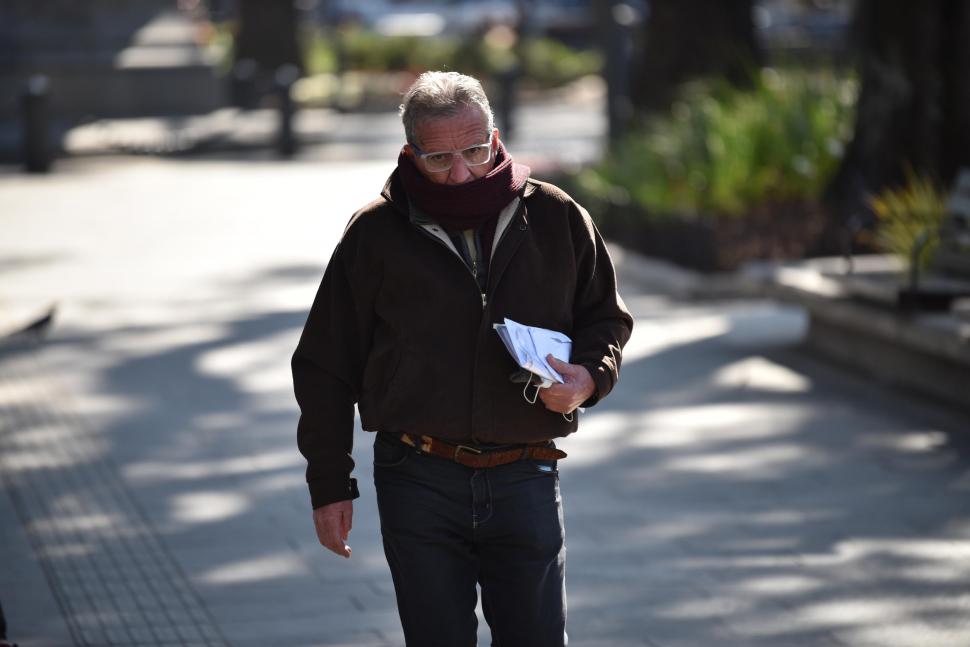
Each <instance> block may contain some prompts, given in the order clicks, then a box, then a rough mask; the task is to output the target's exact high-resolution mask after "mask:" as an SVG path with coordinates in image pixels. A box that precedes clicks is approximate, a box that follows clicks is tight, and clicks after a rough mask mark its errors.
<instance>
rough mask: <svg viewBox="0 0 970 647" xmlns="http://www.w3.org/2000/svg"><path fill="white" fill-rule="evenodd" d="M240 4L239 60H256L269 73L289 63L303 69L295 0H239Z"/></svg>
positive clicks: (237, 49)
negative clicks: (297, 31) (298, 40)
mask: <svg viewBox="0 0 970 647" xmlns="http://www.w3.org/2000/svg"><path fill="white" fill-rule="evenodd" d="M238 7H239V9H238V10H239V32H238V33H237V34H236V43H235V60H236V61H237V62H238V61H242V60H251V61H254V62H255V63H256V65H257V66H258V68H259V69H260V70H262V71H264V72H269V73H273V72H275V71H276V69H277V68H279V67H280V66H281V65H286V64H290V65H295V66H297V68H298V69H300V70H301V71H302V70H303V61H302V57H301V56H300V47H299V44H298V42H297V37H296V27H297V17H296V7H295V6H294V4H293V0H239V4H238Z"/></svg>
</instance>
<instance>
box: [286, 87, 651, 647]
mask: <svg viewBox="0 0 970 647" xmlns="http://www.w3.org/2000/svg"><path fill="white" fill-rule="evenodd" d="M401 116H402V120H403V122H404V131H405V137H406V141H407V143H406V144H405V145H404V146H403V148H402V150H401V153H400V155H399V157H398V162H397V168H396V169H395V171H394V172H393V173H392V174H391V177H390V178H389V179H388V181H387V183H386V184H385V186H384V189H383V191H382V192H381V196H380V197H379V198H378V199H377V200H375V201H373V202H371V203H370V204H368V205H366V206H365V207H363V208H362V209H361V210H360V211H358V212H357V213H356V214H355V215H354V216H353V218H352V219H351V221H350V223H349V224H348V225H347V228H346V230H345V232H344V235H343V238H342V239H341V241H340V243H339V245H338V246H337V248H336V250H335V251H334V253H333V257H332V258H331V260H330V263H329V265H328V266H327V270H326V273H325V275H324V277H323V281H322V283H321V285H320V288H319V291H318V292H317V295H316V298H315V300H314V303H313V306H312V307H311V310H310V314H309V317H308V318H307V322H306V326H305V328H304V330H303V335H302V337H301V339H300V343H299V346H298V347H297V349H296V352H295V354H294V356H293V363H292V366H293V381H294V386H295V391H296V397H297V401H298V402H299V404H300V409H301V417H300V422H299V428H298V432H297V437H298V444H299V448H300V451H301V452H302V453H303V455H304V456H305V457H306V459H307V482H308V485H309V489H310V498H311V502H312V505H313V508H314V510H313V520H314V524H315V527H316V532H317V535H318V537H319V540H320V543H321V544H323V545H324V546H326V547H327V548H328V549H330V550H331V551H333V552H335V553H337V554H338V555H342V556H344V557H350V554H351V550H350V547H349V546H347V544H346V541H347V539H348V535H349V533H350V529H351V521H352V515H353V504H352V501H353V499H355V498H357V496H358V492H357V486H356V481H355V479H353V478H351V471H352V469H353V460H352V459H351V457H350V454H351V445H352V439H353V424H354V405H355V404H356V405H357V407H358V410H359V413H360V418H361V425H362V426H363V428H364V429H365V430H367V431H373V432H376V435H375V440H374V482H375V486H376V490H377V501H378V509H379V512H380V520H381V534H382V537H383V542H384V551H385V555H386V557H387V561H388V564H389V566H390V570H391V575H392V577H393V580H394V588H395V593H396V596H397V603H398V611H399V613H400V616H401V622H402V625H403V628H404V635H405V638H406V640H407V644H408V645H410V646H412V647H431V646H436V645H440V646H442V647H464V646H470V645H475V644H476V634H477V630H476V627H477V620H476V616H475V605H476V601H477V592H476V585H478V586H480V587H481V591H482V607H483V611H484V614H485V618H486V621H487V622H488V624H489V627H490V629H491V633H492V637H493V645H497V646H500V647H544V646H549V647H552V646H562V645H564V644H565V623H566V597H565V588H564V573H565V548H564V529H563V513H562V502H561V499H560V495H559V477H558V472H557V460H558V459H561V458H564V457H565V453H564V452H562V451H561V450H558V449H557V448H556V447H555V444H554V442H553V439H554V438H560V437H563V436H566V435H568V434H570V433H572V432H573V431H575V430H576V429H577V424H578V418H579V413H578V411H577V409H578V408H580V407H589V406H592V405H594V404H595V403H596V402H598V401H599V400H601V399H602V398H603V397H605V396H606V395H607V394H608V393H609V392H610V390H611V389H612V388H613V386H614V385H615V384H616V381H617V379H618V375H619V368H620V355H621V350H622V347H623V345H624V344H625V343H626V341H627V339H628V338H629V336H630V332H631V330H632V325H633V321H632V319H631V317H630V315H629V313H628V312H627V310H626V308H625V306H624V304H623V301H622V299H620V297H619V295H618V294H617V290H616V279H615V274H614V269H613V265H612V262H611V261H610V258H609V255H608V253H607V251H606V247H605V245H604V243H603V240H602V238H601V237H600V235H599V233H598V232H597V231H596V229H595V227H594V226H593V224H592V222H591V221H590V218H589V215H588V214H587V213H586V211H585V210H584V209H583V208H582V207H581V206H579V205H578V204H576V203H575V202H574V201H573V200H572V199H571V198H570V197H569V196H568V195H566V194H565V193H564V192H563V191H562V190H560V189H558V188H557V187H555V186H553V185H550V184H547V183H544V182H540V181H537V180H534V179H532V178H530V177H529V173H530V169H529V168H528V167H526V166H523V165H521V164H517V163H515V162H514V161H513V160H512V157H511V156H510V155H509V153H508V151H506V150H505V148H504V146H503V144H502V142H501V140H500V139H499V131H498V129H496V128H495V127H494V124H493V116H492V111H491V108H490V106H489V102H488V98H487V97H486V95H485V93H484V91H483V90H482V87H481V84H480V83H479V82H478V81H477V80H475V79H473V78H471V77H468V76H464V75H461V74H458V73H455V72H447V73H445V72H428V73H425V74H423V75H421V76H420V77H419V78H418V79H417V81H415V83H414V84H413V85H412V86H411V88H410V89H409V90H408V91H407V93H406V94H405V96H404V101H403V105H402V106H401ZM505 318H508V319H512V320H514V321H517V322H521V323H523V324H527V325H531V326H539V327H542V328H548V329H553V330H556V331H560V332H563V333H565V334H567V335H568V336H570V337H571V338H572V353H571V357H570V361H569V362H568V363H566V362H560V361H558V360H556V359H555V358H551V359H550V360H549V362H550V364H551V365H552V367H553V368H554V369H555V370H556V371H557V372H558V373H560V374H561V375H562V377H563V383H560V384H554V385H553V386H551V387H549V388H544V389H538V387H537V386H534V385H530V384H529V383H527V380H528V379H529V375H528V374H527V373H523V371H521V370H517V369H518V367H517V365H516V363H515V360H513V358H512V357H511V355H510V354H509V353H508V352H507V350H506V349H505V347H504V346H503V345H502V341H501V339H500V338H499V336H498V334H496V332H495V331H494V330H493V324H495V323H501V322H502V321H504V319H505ZM537 390H538V398H539V402H535V399H534V396H535V393H536V391H537Z"/></svg>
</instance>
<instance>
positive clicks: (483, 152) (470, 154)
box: [411, 135, 492, 173]
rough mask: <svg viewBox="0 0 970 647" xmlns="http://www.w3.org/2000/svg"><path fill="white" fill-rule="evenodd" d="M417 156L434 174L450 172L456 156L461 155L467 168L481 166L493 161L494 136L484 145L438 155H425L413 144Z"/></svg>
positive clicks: (438, 153)
mask: <svg viewBox="0 0 970 647" xmlns="http://www.w3.org/2000/svg"><path fill="white" fill-rule="evenodd" d="M411 148H413V149H414V152H415V154H416V155H417V156H418V157H419V158H420V159H421V161H422V162H424V165H425V167H426V168H427V169H428V170H429V171H430V172H432V173H440V172H442V171H447V170H449V169H450V168H451V167H452V165H453V164H454V163H455V156H456V155H461V159H462V160H463V161H464V162H465V166H481V165H482V164H488V162H489V160H491V159H492V136H491V135H489V136H488V141H487V142H485V143H484V144H478V145H476V146H469V147H468V148H466V149H464V150H460V151H440V152H437V153H423V152H421V149H420V148H418V147H417V146H416V145H414V144H411Z"/></svg>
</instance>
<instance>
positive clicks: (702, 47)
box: [632, 0, 763, 111]
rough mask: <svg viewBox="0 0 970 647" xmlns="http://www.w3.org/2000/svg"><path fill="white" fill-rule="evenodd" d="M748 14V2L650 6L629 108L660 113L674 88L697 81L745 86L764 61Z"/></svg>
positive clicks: (704, 0) (698, 0)
mask: <svg viewBox="0 0 970 647" xmlns="http://www.w3.org/2000/svg"><path fill="white" fill-rule="evenodd" d="M752 8H753V0H653V1H652V2H651V3H650V13H649V16H648V18H647V20H646V21H645V22H644V32H643V39H644V42H643V45H642V48H641V54H640V56H639V65H638V66H637V69H636V70H635V72H634V78H633V90H632V95H633V102H634V105H635V106H636V107H637V108H638V109H640V110H642V111H654V110H663V109H665V108H667V107H668V106H669V105H670V103H671V102H672V101H673V99H674V98H675V96H676V91H677V88H678V86H679V85H680V84H681V83H683V82H684V81H687V80H690V79H692V78H696V77H702V76H716V77H721V78H724V79H727V80H728V81H729V82H731V83H734V84H737V85H745V84H747V83H748V82H749V81H750V80H751V78H752V76H753V74H754V72H755V71H757V70H758V69H759V68H760V66H761V63H762V60H763V56H762V52H761V49H760V47H759V45H758V42H757V39H756V37H755V32H754V21H753V18H752V15H751V12H752Z"/></svg>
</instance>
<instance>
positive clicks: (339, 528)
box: [313, 500, 354, 558]
mask: <svg viewBox="0 0 970 647" xmlns="http://www.w3.org/2000/svg"><path fill="white" fill-rule="evenodd" d="M353 519H354V502H353V501H349V500H348V501H337V502H335V503H329V504H327V505H325V506H321V507H319V508H317V509H316V510H314V511H313V525H314V526H315V527H316V529H317V539H319V540H320V543H321V544H323V545H324V546H325V547H326V548H328V549H329V550H331V551H333V552H335V553H337V554H338V555H340V556H341V557H348V558H349V557H350V553H351V552H352V551H351V550H350V546H348V545H347V543H346V542H347V537H349V536H350V529H351V528H352V527H353Z"/></svg>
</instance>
